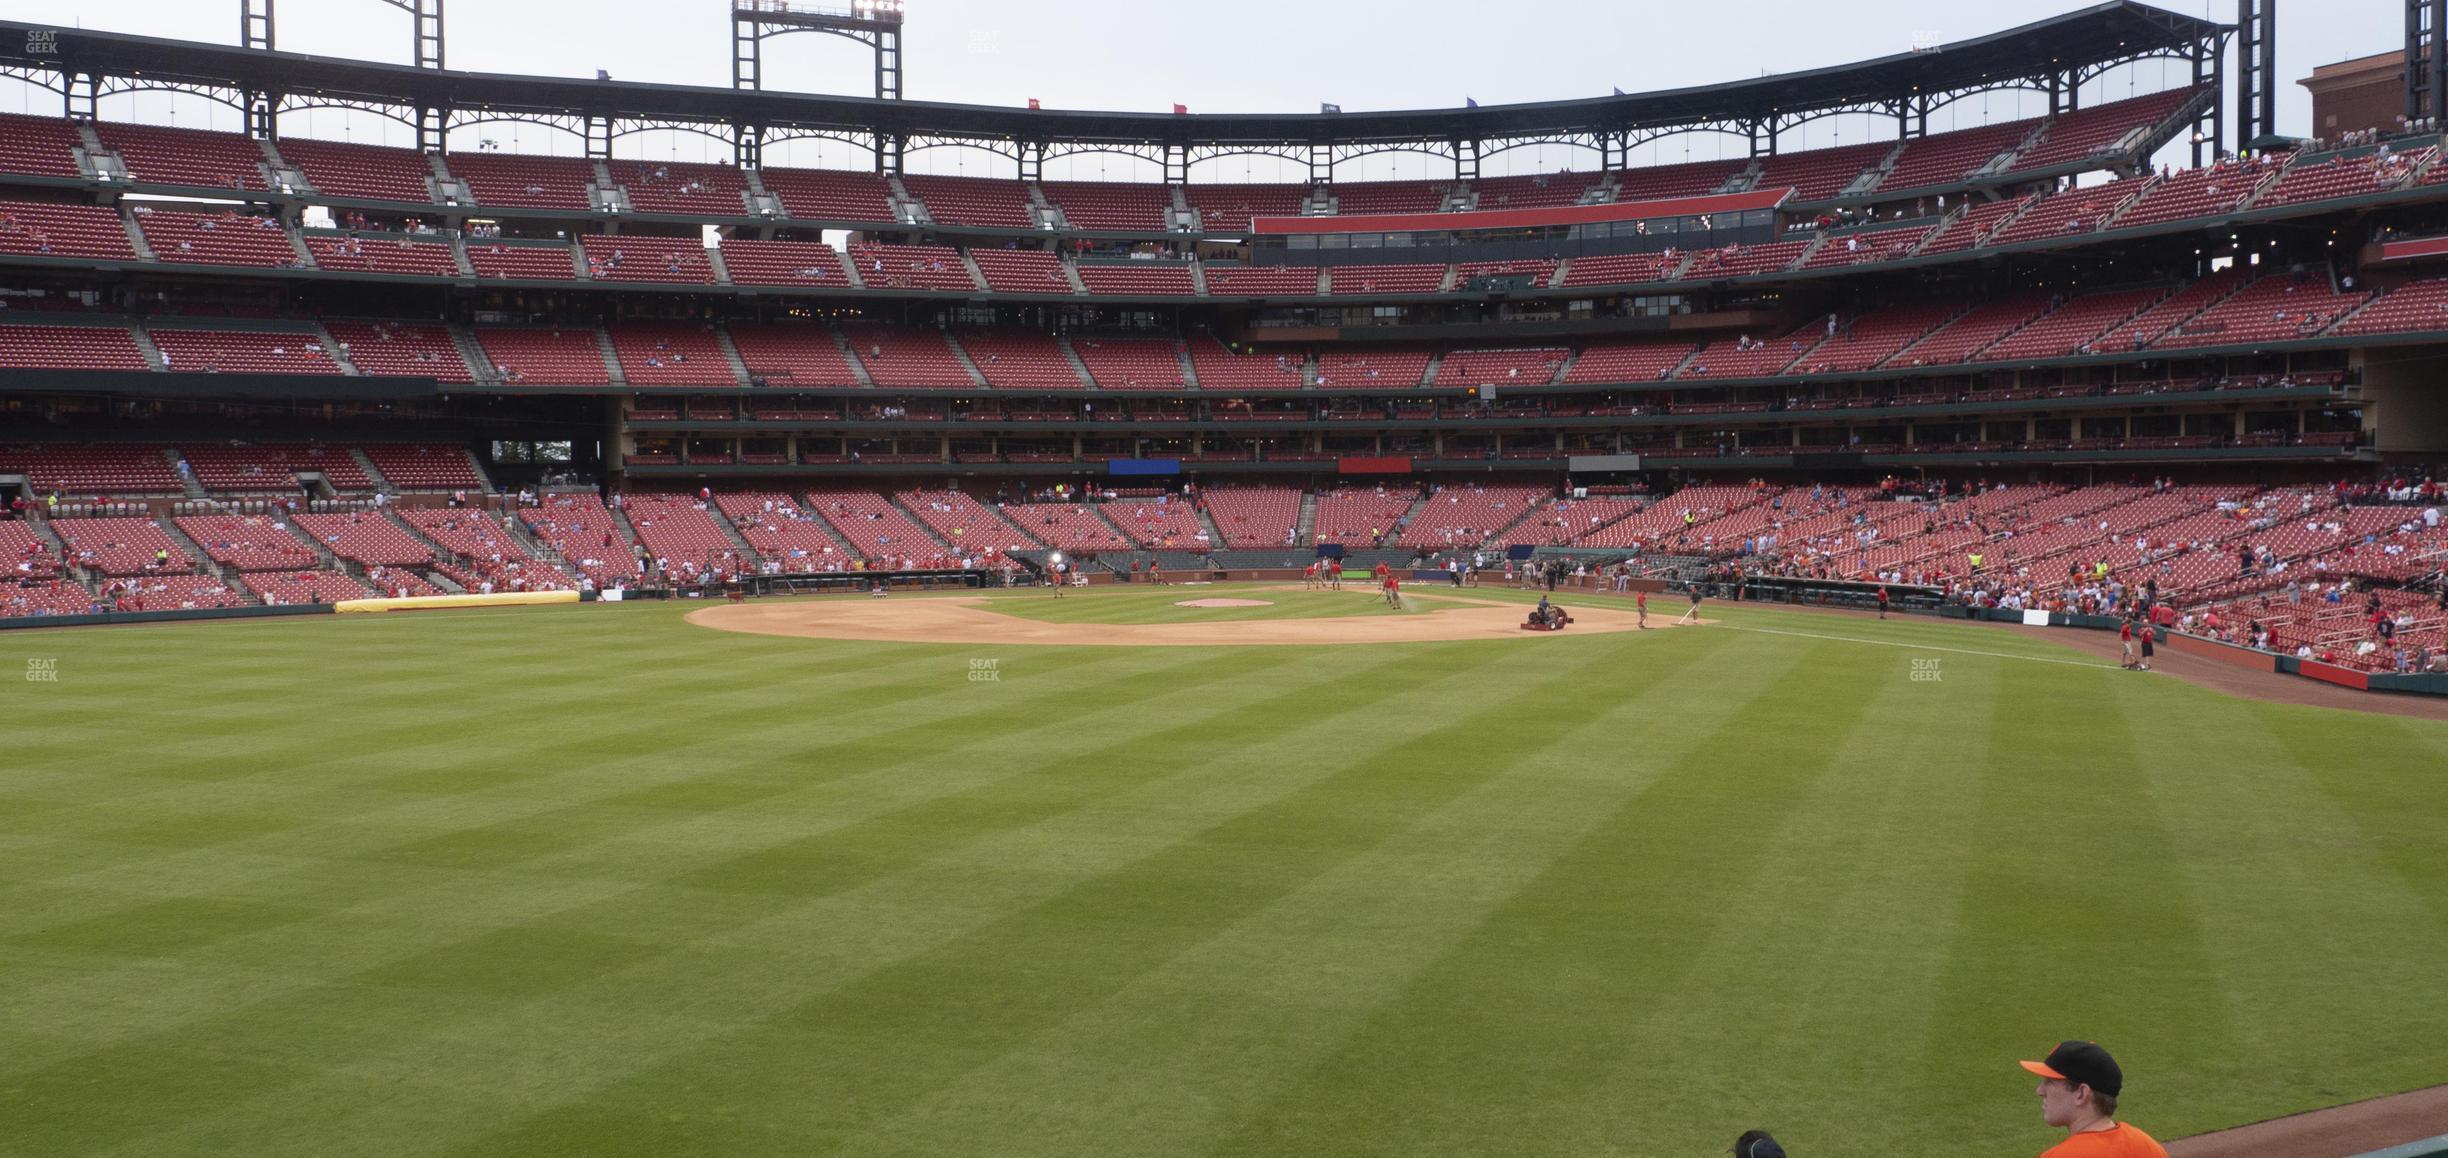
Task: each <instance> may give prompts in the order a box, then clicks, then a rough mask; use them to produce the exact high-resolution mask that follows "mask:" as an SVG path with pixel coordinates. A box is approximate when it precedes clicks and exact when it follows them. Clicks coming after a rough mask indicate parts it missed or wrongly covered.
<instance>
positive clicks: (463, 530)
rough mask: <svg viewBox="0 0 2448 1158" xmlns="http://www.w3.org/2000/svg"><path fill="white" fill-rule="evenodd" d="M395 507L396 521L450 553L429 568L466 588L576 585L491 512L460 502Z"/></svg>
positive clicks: (534, 588)
mask: <svg viewBox="0 0 2448 1158" xmlns="http://www.w3.org/2000/svg"><path fill="white" fill-rule="evenodd" d="M397 513H398V515H399V518H400V521H401V522H404V523H406V524H408V525H409V526H410V527H412V528H414V529H415V530H416V532H417V534H419V535H420V536H423V537H424V538H426V539H428V540H431V541H432V542H434V543H435V544H437V545H438V546H439V547H440V548H441V549H442V550H443V551H444V552H447V553H448V554H450V555H451V556H453V558H452V559H451V560H449V561H447V562H445V561H441V560H437V561H436V563H435V566H434V570H436V571H438V572H440V573H442V574H444V575H448V576H449V577H450V578H451V581H452V582H454V583H457V584H458V585H459V586H460V587H461V588H463V589H465V590H467V591H469V592H474V593H480V594H481V593H484V592H486V591H568V590H570V589H572V588H574V587H576V586H577V580H576V578H575V577H574V576H572V575H571V574H569V573H568V572H566V571H563V570H561V569H560V568H558V567H555V566H553V565H552V564H550V563H548V562H546V561H544V560H543V559H542V558H540V557H538V556H537V555H536V554H535V553H534V552H532V551H530V550H528V549H527V544H526V543H525V542H524V541H522V540H520V538H519V537H518V536H517V535H515V534H513V533H511V531H510V530H509V529H508V528H506V527H504V526H503V525H502V523H501V522H499V521H498V520H497V519H496V518H495V516H493V515H489V514H486V513H484V512H482V511H476V510H469V509H465V508H460V509H443V510H435V509H431V508H427V509H409V510H401V511H399V512H397Z"/></svg>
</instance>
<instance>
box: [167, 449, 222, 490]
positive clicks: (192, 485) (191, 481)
mask: <svg viewBox="0 0 2448 1158" xmlns="http://www.w3.org/2000/svg"><path fill="white" fill-rule="evenodd" d="M162 457H163V458H166V459H169V460H170V469H171V470H174V471H178V476H179V489H180V490H181V491H182V492H184V493H185V494H186V496H187V497H188V498H191V499H206V498H210V497H212V496H211V495H210V494H209V493H207V492H206V491H205V490H204V484H203V483H200V482H197V481H196V477H195V475H194V474H193V473H191V472H189V471H183V470H179V464H180V463H183V462H186V461H187V460H186V458H185V457H183V456H181V455H180V454H179V451H178V448H177V447H175V446H165V447H163V448H162Z"/></svg>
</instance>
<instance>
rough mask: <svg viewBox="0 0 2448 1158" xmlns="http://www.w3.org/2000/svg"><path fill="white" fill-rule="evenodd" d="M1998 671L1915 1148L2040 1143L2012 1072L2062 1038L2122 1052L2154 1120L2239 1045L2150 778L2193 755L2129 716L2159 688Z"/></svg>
mask: <svg viewBox="0 0 2448 1158" xmlns="http://www.w3.org/2000/svg"><path fill="white" fill-rule="evenodd" d="M2000 678H2001V679H2002V680H2003V681H2005V691H2006V694H2005V695H2004V696H2002V697H2001V698H2000V700H1999V701H1998V704H1997V707H1996V710H1995V711H1993V712H1992V713H1991V715H1990V717H1989V719H1988V721H1987V728H1986V729H1985V730H1984V731H1983V732H1981V733H1980V734H1979V736H1978V741H1979V742H1980V743H1981V744H1982V745H1983V752H1982V758H1981V759H1980V760H1978V761H1977V762H1976V763H1975V764H1974V765H1973V768H1974V770H1975V771H1976V773H1977V775H1978V777H1979V780H1980V785H1979V792H1980V800H1981V813H1980V820H1979V825H1978V829H1977V831H1976V834H1975V836H1974V840H1973V843H1972V845H1971V846H1970V847H1969V848H1968V849H1966V851H1965V859H1966V861H1967V862H1968V863H1969V865H1970V871H1969V872H1968V874H1967V875H1966V879H1965V896H1964V900H1963V904H1962V909H1961V913H1962V915H1961V917H1960V918H1959V919H1958V921H1957V924H1956V927H1955V931H1954V932H1955V944H1954V948H1953V951H1952V954H1951V957H1950V961H1949V968H1948V974H1947V977H1946V979H1945V982H1944V984H1943V986H1942V987H1941V988H1940V989H1939V990H1938V991H1937V992H1936V993H1935V994H1934V995H1933V999H1932V1005H1933V1006H1934V1007H1935V1009H1936V1010H1937V1015H1936V1016H1935V1017H1934V1018H1933V1019H1932V1021H1931V1026H1932V1028H1931V1033H1930V1037H1929V1052H1930V1064H1929V1070H1928V1072H1926V1073H1924V1074H1920V1075H1917V1079H1918V1080H1919V1081H1920V1082H1921V1083H1922V1085H1923V1088H1924V1089H1925V1091H1927V1097H1926V1099H1925V1101H1926V1102H1927V1103H1928V1104H1929V1106H1930V1108H1931V1109H1932V1110H1933V1111H1935V1113H1933V1114H1932V1115H1930V1116H1928V1117H1926V1118H1925V1119H1923V1120H1919V1121H1915V1122H1911V1123H1906V1124H1904V1125H1901V1126H1899V1127H1898V1129H1897V1133H1898V1134H1899V1136H1901V1137H1903V1138H1904V1139H1906V1140H1908V1141H1911V1142H1913V1143H1915V1144H1918V1145H1932V1144H1937V1140H1938V1139H1940V1138H1944V1139H1947V1140H1948V1141H1949V1142H1950V1143H1951V1144H1954V1145H1963V1146H1971V1147H1975V1148H1979V1149H1984V1150H1992V1149H2007V1148H2012V1147H2018V1146H2020V1147H2029V1146H2032V1145H2044V1144H2046V1142H2047V1139H2048V1134H2047V1132H2046V1131H2045V1129H2044V1128H2043V1127H2041V1126H2040V1123H2039V1121H2038V1117H2039V1113H2038V1103H2037V1101H2036V1100H2035V1099H2034V1098H2033V1097H2032V1094H2031V1087H2032V1082H2031V1081H2030V1079H2029V1078H2028V1075H2024V1074H2023V1073H2022V1071H2021V1070H2019V1069H2017V1068H2015V1067H2014V1066H2013V1065H2012V1064H2011V1063H2012V1062H2013V1061H2014V1060H2015V1059H2016V1058H2020V1057H2024V1056H2027V1055H2028V1054H2029V1051H2031V1050H2033V1049H2043V1050H2045V1049H2046V1048H2047V1047H2048V1046H2049V1045H2050V1044H2052V1043H2054V1042H2056V1041H2059V1040H2063V1039H2066V1038H2069V1037H2080V1038H2084V1039H2088V1040H2096V1041H2101V1042H2105V1043H2110V1044H2111V1046H2112V1048H2115V1049H2116V1051H2117V1057H2118V1060H2119V1061H2120V1062H2122V1063H2123V1064H2124V1065H2125V1067H2126V1068H2127V1070H2128V1071H2129V1072H2130V1073H2132V1074H2134V1075H2136V1078H2137V1080H2136V1081H2134V1082H2132V1083H2129V1084H2128V1086H2127V1089H2126V1095H2127V1097H2126V1106H2127V1108H2128V1110H2130V1111H2131V1113H2130V1116H2131V1117H2133V1119H2134V1120H2135V1121H2137V1122H2140V1123H2142V1124H2143V1125H2144V1126H2145V1127H2148V1126H2150V1125H2151V1123H2152V1121H2153V1120H2154V1119H2156V1118H2158V1117H2160V1116H2162V1115H2156V1114H2151V1113H2147V1112H2145V1110H2146V1108H2147V1107H2150V1106H2151V1105H2152V1104H2153V1103H2161V1104H2167V1103H2165V1102H2163V1100H2164V1099H2172V1098H2173V1097H2175V1096H2177V1095H2176V1091H2178V1090H2183V1089H2188V1087H2192V1086H2193V1083H2192V1082H2191V1081H2190V1080H2189V1079H2188V1078H2187V1077H2186V1076H2185V1075H2186V1071H2188V1070H2189V1069H2191V1068H2192V1067H2194V1066H2197V1065H2200V1064H2202V1062H2201V1059H2206V1058H2211V1057H2216V1056H2219V1055H2222V1054H2225V1053H2228V1052H2229V1051H2231V1050H2232V1049H2233V1048H2234V1047H2235V1044H2236V1042H2235V1022H2234V1015H2235V1012H2236V1011H2235V1010H2234V1007H2233V1005H2232V1002H2231V1000H2230V998H2229V995H2228V994H2227V993H2226V992H2225V991H2224V981H2223V979H2222V978H2220V977H2219V976H2218V975H2217V973H2216V971H2215V969H2214V966H2213V963H2212V960H2211V956H2210V953H2209V950H2208V947H2207V945H2206V944H2205V942H2204V940H2203V932H2202V927H2201V921H2200V917H2199V914H2198V913H2197V912H2196V911H2195V908H2194V905H2193V901H2192V898H2191V897H2190V896H2189V895H2188V891H2187V889H2186V883H2185V881H2184V879H2183V877H2182V874H2181V871H2180V869H2179V867H2178V866H2177V864H2176V861H2175V857H2176V855H2177V852H2176V848H2175V845H2174V839H2173V836H2172V834H2171V831H2170V820H2169V817H2168V815H2166V813H2165V810H2166V809H2168V808H2171V807H2175V808H2181V802H2179V801H2173V800H2163V799H2161V798H2160V795H2159V790H2158V789H2157V788H2156V787H2155V786H2154V785H2153V784H2152V782H2151V780H2150V777H2149V774H2148V773H2147V772H2145V771H2144V770H2143V769H2144V765H2145V763H2146V762H2149V761H2163V760H2171V759H2176V760H2186V759H2192V758H2193V756H2192V755H2191V754H2190V753H2188V752H2184V751H2181V750H2178V749H2176V748H2175V747H2173V746H2169V745H2163V744H2161V743H2160V742H2158V740H2157V739H2156V738H2155V737H2154V736H2152V734H2151V733H2149V732H2147V731H2137V730H2135V729H2134V727H2132V726H2131V725H2130V724H2129V722H2128V720H2127V718H2126V716H2125V714H2124V712H2123V711H2122V710H2121V709H2120V707H2119V697H2121V696H2124V695H2130V694H2150V693H2151V687H2150V680H2149V677H2147V676H2143V675H2138V674H2134V673H2128V672H2123V671H2109V672H2100V673H2090V672H2080V671H2076V670H2074V669H2056V668H2047V667H2041V666H2038V665H2025V664H2010V665H2007V666H2006V667H2005V668H2004V669H2002V670H2001V673H2000ZM2137 943H2147V944H2148V945H2149V946H2150V948H2149V949H2148V951H2147V952H2136V951H2134V950H2133V949H2132V948H2130V946H2133V945H2135V944H2137ZM2029 1042H2036V1043H2038V1044H2036V1045H2033V1044H2024V1043H2029ZM2142 1075H2148V1076H2147V1079H2144V1078H2143V1077H2142ZM2146 1091H2147V1092H2146ZM2190 1093H2191V1095H2210V1094H2211V1092H2210V1091H2206V1090H2200V1089H2198V1088H2192V1089H2191V1090H2190ZM2211 1096H2215V1095H2211ZM1941 1119H1943V1120H1945V1121H1946V1122H1947V1123H1949V1125H1948V1126H1945V1127H1942V1126H1940V1125H1939V1124H1938V1122H1939V1121H1940V1120H1941ZM2161 1129H2162V1131H2163V1132H2165V1127H2161Z"/></svg>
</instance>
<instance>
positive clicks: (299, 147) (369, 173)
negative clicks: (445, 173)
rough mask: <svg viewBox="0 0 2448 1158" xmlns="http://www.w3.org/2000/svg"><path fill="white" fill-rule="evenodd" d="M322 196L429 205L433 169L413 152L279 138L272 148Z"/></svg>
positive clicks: (335, 142) (373, 146)
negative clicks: (294, 167) (295, 168)
mask: <svg viewBox="0 0 2448 1158" xmlns="http://www.w3.org/2000/svg"><path fill="white" fill-rule="evenodd" d="M274 147H275V148H277V149H278V150H279V151H280V155H281V159H282V160H285V161H287V162H289V163H290V164H291V165H294V166H296V167H297V170H298V172H299V173H301V174H304V175H305V177H306V183H307V184H309V185H312V186H314V190H315V192H317V193H320V194H322V195H324V196H326V197H337V198H344V199H348V200H357V201H409V202H417V203H420V204H423V203H430V202H432V200H433V186H432V179H433V164H432V162H431V161H429V160H427V159H426V157H425V154H423V153H420V152H417V151H416V150H414V149H389V148H382V147H380V146H375V145H356V144H349V143H346V142H342V141H318V140H313V139H310V138H306V137H282V138H281V139H280V141H279V143H278V144H277V145H275V146H274Z"/></svg>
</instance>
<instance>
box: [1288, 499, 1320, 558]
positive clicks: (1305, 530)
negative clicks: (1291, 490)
mask: <svg viewBox="0 0 2448 1158" xmlns="http://www.w3.org/2000/svg"><path fill="white" fill-rule="evenodd" d="M1294 525H1295V526H1297V527H1299V528H1300V541H1301V545H1302V546H1315V545H1316V544H1317V492H1316V491H1308V490H1305V491H1302V492H1301V505H1300V521H1299V522H1297V523H1295V524H1294Z"/></svg>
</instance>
